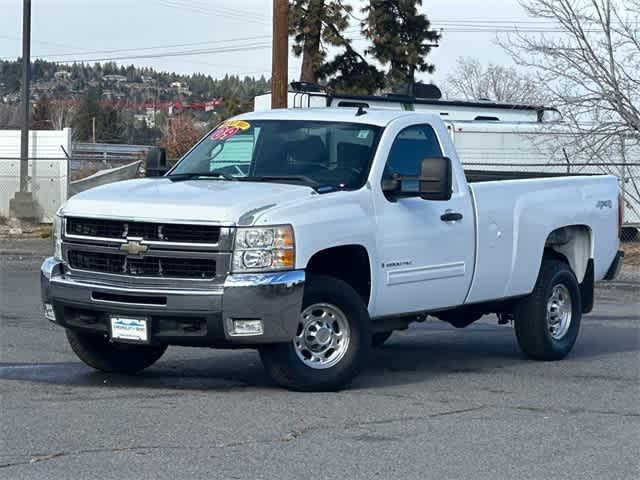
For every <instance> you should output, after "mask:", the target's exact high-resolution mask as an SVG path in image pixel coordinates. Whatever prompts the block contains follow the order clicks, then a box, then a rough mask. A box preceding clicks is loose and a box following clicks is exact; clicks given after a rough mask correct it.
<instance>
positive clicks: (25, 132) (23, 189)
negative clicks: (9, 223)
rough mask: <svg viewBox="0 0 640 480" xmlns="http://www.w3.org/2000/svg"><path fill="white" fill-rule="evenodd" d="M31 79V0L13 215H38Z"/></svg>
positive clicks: (25, 7)
mask: <svg viewBox="0 0 640 480" xmlns="http://www.w3.org/2000/svg"><path fill="white" fill-rule="evenodd" d="M30 79H31V0H23V2H22V128H21V131H20V189H19V191H17V192H16V194H15V195H14V197H13V198H12V199H11V200H9V211H10V213H11V216H12V217H16V218H23V219H35V218H36V217H37V216H38V209H37V205H36V202H35V201H34V199H33V193H32V192H29V182H28V178H29V120H30V114H29V113H30V112H29V110H30V108H29V106H30V104H29V80H30Z"/></svg>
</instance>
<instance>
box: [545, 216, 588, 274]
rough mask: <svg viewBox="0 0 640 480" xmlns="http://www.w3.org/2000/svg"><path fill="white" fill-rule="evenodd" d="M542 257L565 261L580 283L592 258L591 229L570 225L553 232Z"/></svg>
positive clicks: (548, 238)
mask: <svg viewBox="0 0 640 480" xmlns="http://www.w3.org/2000/svg"><path fill="white" fill-rule="evenodd" d="M544 257H545V258H556V259H559V260H564V261H566V262H567V263H568V264H569V266H570V267H571V270H573V273H574V275H575V276H576V278H577V279H578V282H579V283H582V281H583V280H584V278H585V274H586V273H587V268H588V266H589V260H590V259H591V257H592V238H591V229H590V228H589V227H587V226H584V225H571V226H567V227H562V228H558V229H556V230H554V231H553V232H551V233H550V234H549V236H548V237H547V240H546V242H545V246H544Z"/></svg>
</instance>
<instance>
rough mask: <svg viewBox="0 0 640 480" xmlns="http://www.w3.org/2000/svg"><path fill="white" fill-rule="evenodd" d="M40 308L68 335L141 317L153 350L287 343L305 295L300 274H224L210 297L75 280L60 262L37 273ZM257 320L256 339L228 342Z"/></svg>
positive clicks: (205, 292)
mask: <svg viewBox="0 0 640 480" xmlns="http://www.w3.org/2000/svg"><path fill="white" fill-rule="evenodd" d="M40 281H41V291H42V301H43V303H45V304H50V305H52V306H53V311H54V312H55V323H57V324H59V325H61V326H63V327H66V328H70V329H74V330H83V331H93V332H96V333H98V332H102V333H105V334H109V317H110V315H113V314H119V315H131V316H137V317H140V316H143V317H145V318H148V319H149V320H150V323H151V337H150V340H151V342H153V343H167V344H175V345H194V346H229V345H232V346H233V345H238V346H241V345H253V344H264V343H278V342H287V341H290V340H291V339H292V338H293V336H294V335H295V332H296V329H297V325H298V319H299V315H300V311H301V308H302V296H303V293H304V282H305V273H304V271H303V270H294V271H289V272H277V273H263V274H240V275H228V276H227V277H226V279H225V281H224V283H223V284H221V285H218V286H215V287H212V288H211V289H209V290H187V289H185V290H179V289H161V288H146V287H145V288H130V287H127V286H122V285H118V284H107V283H99V282H95V283H94V282H89V281H87V280H84V279H83V280H76V279H72V278H71V277H70V276H68V275H65V272H64V266H63V264H62V262H60V261H58V260H55V259H54V258H48V259H46V260H45V261H44V263H43V264H42V267H41V278H40ZM236 319H237V320H261V321H262V324H263V328H264V331H263V333H262V334H261V335H251V336H247V335H242V336H235V335H233V334H232V333H230V332H231V328H230V327H231V324H232V322H233V320H236Z"/></svg>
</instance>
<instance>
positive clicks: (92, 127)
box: [91, 117, 96, 143]
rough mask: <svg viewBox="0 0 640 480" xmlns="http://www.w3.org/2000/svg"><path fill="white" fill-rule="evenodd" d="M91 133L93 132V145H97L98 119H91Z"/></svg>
mask: <svg viewBox="0 0 640 480" xmlns="http://www.w3.org/2000/svg"><path fill="white" fill-rule="evenodd" d="M91 131H92V132H93V135H92V137H93V143H96V117H91Z"/></svg>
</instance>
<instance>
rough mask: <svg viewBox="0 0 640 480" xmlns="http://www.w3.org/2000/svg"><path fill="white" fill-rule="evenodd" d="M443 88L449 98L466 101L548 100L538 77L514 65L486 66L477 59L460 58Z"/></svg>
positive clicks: (537, 102) (526, 101)
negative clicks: (520, 70)
mask: <svg viewBox="0 0 640 480" xmlns="http://www.w3.org/2000/svg"><path fill="white" fill-rule="evenodd" d="M443 91H444V94H445V95H446V96H447V97H448V98H456V99H463V100H494V101H497V102H510V103H528V104H541V103H544V101H545V100H546V99H545V96H544V94H543V93H542V92H541V90H540V88H539V83H538V82H537V81H536V79H535V77H531V76H529V75H526V74H524V73H521V72H519V71H517V70H516V69H515V68H513V67H506V66H503V65H496V64H494V63H489V64H488V65H486V66H484V65H483V64H481V63H480V61H479V60H477V59H475V58H458V61H457V66H456V68H455V70H454V71H453V73H451V74H449V75H448V76H447V78H446V83H445V86H444V88H443Z"/></svg>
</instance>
